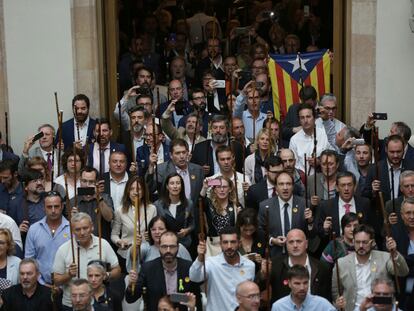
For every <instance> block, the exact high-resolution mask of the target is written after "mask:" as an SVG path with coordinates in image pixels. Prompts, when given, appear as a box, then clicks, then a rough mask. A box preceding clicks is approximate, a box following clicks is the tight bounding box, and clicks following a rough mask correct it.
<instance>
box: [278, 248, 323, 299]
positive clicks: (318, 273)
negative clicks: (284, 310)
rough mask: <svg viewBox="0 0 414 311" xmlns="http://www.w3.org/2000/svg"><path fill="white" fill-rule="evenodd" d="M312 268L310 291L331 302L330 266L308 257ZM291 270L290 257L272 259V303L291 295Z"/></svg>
mask: <svg viewBox="0 0 414 311" xmlns="http://www.w3.org/2000/svg"><path fill="white" fill-rule="evenodd" d="M308 258H309V263H310V266H311V270H312V271H311V282H310V291H311V294H313V295H318V296H322V297H324V298H326V299H328V300H329V301H330V300H331V283H330V280H331V272H330V268H329V267H328V265H326V264H325V263H323V262H321V261H319V260H317V259H315V258H313V257H311V256H308ZM288 270H289V264H288V257H287V256H277V257H274V258H272V271H271V272H270V284H272V303H273V302H274V301H276V300H278V299H280V298H282V297H284V296H287V295H289V294H290V288H289V286H288V283H287V280H288V277H287V271H288Z"/></svg>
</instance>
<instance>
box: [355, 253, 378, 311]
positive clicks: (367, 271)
mask: <svg viewBox="0 0 414 311" xmlns="http://www.w3.org/2000/svg"><path fill="white" fill-rule="evenodd" d="M372 264H373V267H372V269H375V262H373V263H372ZM355 271H356V278H357V284H356V300H355V301H356V302H355V304H356V305H357V306H359V305H361V302H362V301H363V300H364V299H365V297H367V296H368V295H369V294H371V282H372V280H371V279H372V277H371V276H372V273H371V256H369V259H368V260H367V262H366V263H364V264H360V263H359V262H358V259H357V257H356V256H355Z"/></svg>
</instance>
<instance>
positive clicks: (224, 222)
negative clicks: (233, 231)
mask: <svg viewBox="0 0 414 311" xmlns="http://www.w3.org/2000/svg"><path fill="white" fill-rule="evenodd" d="M209 187H211V188H212V190H211V193H210V198H208V197H206V192H207V189H208V188H209ZM200 195H201V196H202V197H204V200H205V204H204V213H205V216H206V223H207V236H208V238H207V254H206V255H207V256H215V255H217V254H219V253H220V252H221V248H220V233H221V231H222V230H223V229H224V228H227V227H234V226H235V224H236V220H237V212H238V209H239V207H238V206H236V194H235V191H234V184H233V182H232V181H231V180H230V179H229V178H228V177H225V176H219V177H217V178H214V179H207V178H206V179H205V180H204V184H203V189H202V190H201V193H200Z"/></svg>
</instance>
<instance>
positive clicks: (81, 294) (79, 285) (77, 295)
mask: <svg viewBox="0 0 414 311" xmlns="http://www.w3.org/2000/svg"><path fill="white" fill-rule="evenodd" d="M70 289H71V293H72V294H71V300H72V306H73V308H72V310H73V311H94V310H95V309H93V307H92V299H93V293H92V287H91V285H90V284H89V282H88V281H87V280H86V279H77V280H75V281H73V283H72V285H71V287H70Z"/></svg>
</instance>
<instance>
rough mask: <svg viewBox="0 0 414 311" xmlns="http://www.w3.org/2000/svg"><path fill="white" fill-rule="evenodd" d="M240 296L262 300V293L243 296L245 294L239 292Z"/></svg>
mask: <svg viewBox="0 0 414 311" xmlns="http://www.w3.org/2000/svg"><path fill="white" fill-rule="evenodd" d="M239 296H240V297H243V298H247V299H249V300H260V294H251V295H247V296H243V295H240V294H239Z"/></svg>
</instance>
